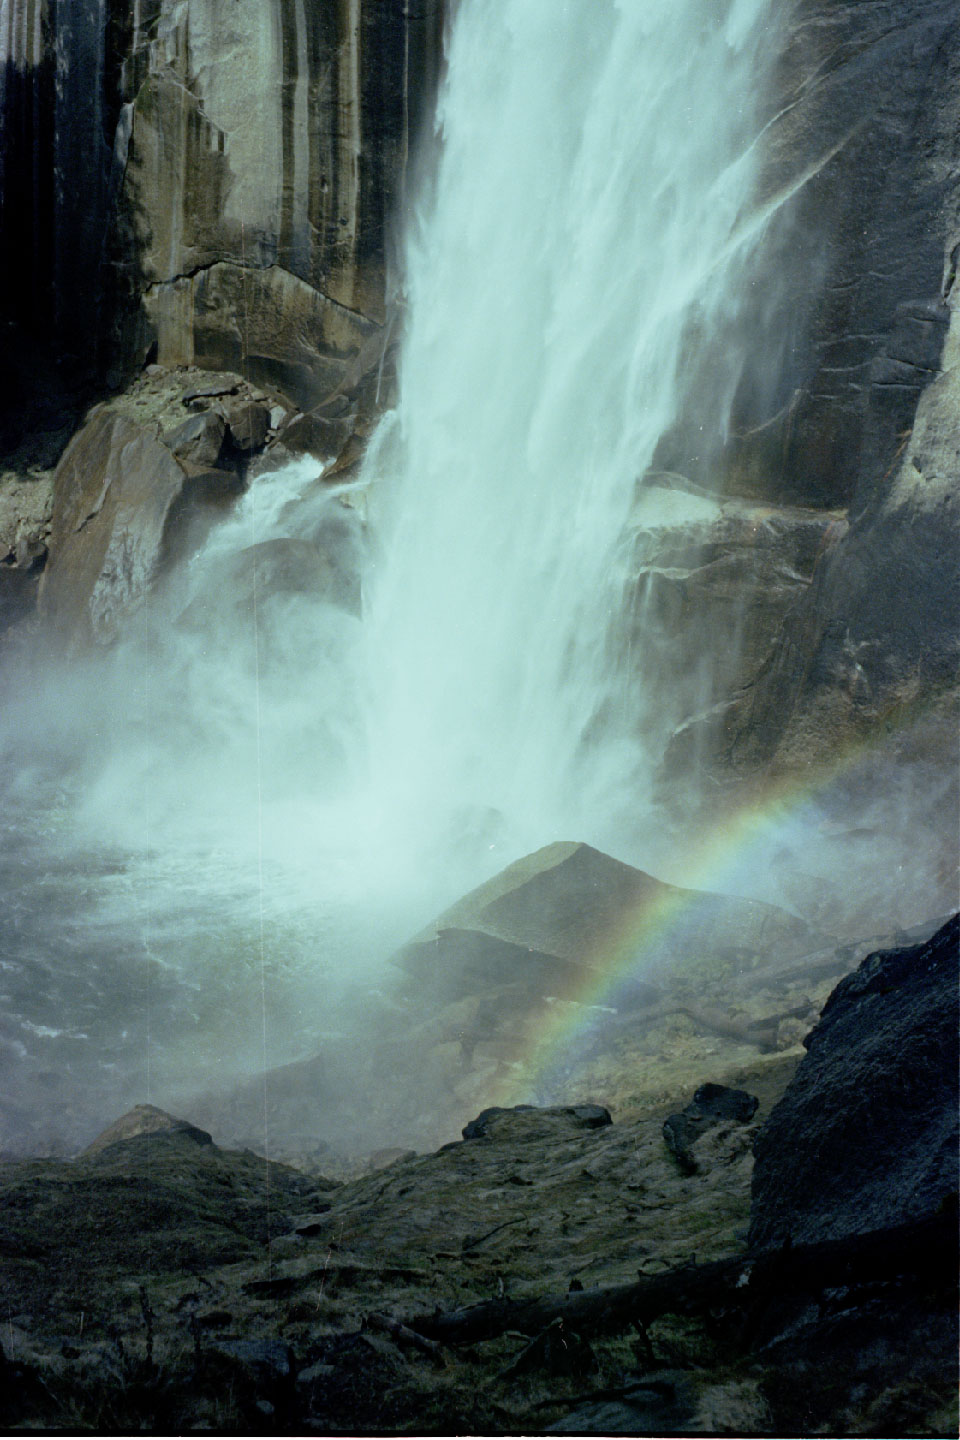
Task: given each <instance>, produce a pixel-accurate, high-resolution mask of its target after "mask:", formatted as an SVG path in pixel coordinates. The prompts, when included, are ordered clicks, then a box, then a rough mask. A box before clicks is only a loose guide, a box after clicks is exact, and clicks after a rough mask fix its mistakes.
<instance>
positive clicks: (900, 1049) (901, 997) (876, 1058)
mask: <svg viewBox="0 0 960 1440" xmlns="http://www.w3.org/2000/svg"><path fill="white" fill-rule="evenodd" d="M958 943H960V917H956V916H955V917H954V918H953V919H952V920H950V921H948V922H947V924H945V925H944V926H942V928H941V929H940V930H938V931H937V933H936V934H935V935H934V936H933V937H932V939H930V940H928V941H926V942H925V943H923V944H920V945H915V946H910V947H908V948H904V949H899V950H891V951H886V952H880V953H876V954H873V955H869V956H868V957H867V958H866V960H864V961H863V963H862V964H861V966H860V967H859V969H858V970H856V971H855V972H854V973H853V974H852V975H850V976H848V977H847V978H846V979H845V980H843V981H841V983H840V984H839V985H838V986H837V988H836V990H834V992H833V994H832V995H831V997H830V999H829V1000H828V1002H827V1004H826V1006H825V1007H824V1010H823V1015H822V1018H821V1020H820V1023H819V1025H817V1027H816V1028H815V1029H814V1030H813V1031H812V1032H811V1034H810V1035H809V1036H808V1038H807V1040H806V1042H805V1043H806V1046H807V1052H808V1053H807V1055H806V1056H805V1057H804V1059H803V1060H802V1061H801V1063H800V1065H799V1067H798V1069H797V1072H796V1075H795V1076H794V1079H793V1080H792V1082H791V1084H790V1085H789V1087H788V1088H787V1091H786V1093H785V1094H784V1096H783V1098H782V1100H781V1101H780V1102H779V1104H778V1105H777V1106H776V1107H775V1109H774V1110H773V1112H772V1114H771V1115H770V1118H769V1119H768V1120H767V1122H766V1124H765V1125H764V1126H763V1129H762V1130H761V1132H760V1134H759V1136H758V1137H757V1142H756V1146H755V1155H756V1169H755V1172H754V1179H753V1196H752V1203H751V1225H750V1237H749V1243H750V1246H751V1248H753V1249H766V1248H771V1247H775V1246H781V1245H784V1244H786V1243H788V1242H791V1243H793V1244H807V1243H812V1242H815V1241H819V1240H832V1239H841V1238H843V1237H846V1236H851V1235H856V1234H859V1233H863V1232H866V1231H869V1230H876V1229H882V1228H885V1227H888V1226H894V1225H900V1224H903V1223H905V1222H907V1221H911V1220H920V1219H923V1218H924V1217H925V1216H928V1215H931V1214H934V1213H936V1212H937V1211H938V1210H939V1208H940V1207H941V1205H943V1204H944V1203H945V1202H946V1201H947V1200H948V1198H949V1197H950V1196H951V1195H954V1194H955V1193H956V1191H957V1187H958V1140H960V1137H958V1123H957V1067H958V1041H957V984H958Z"/></svg>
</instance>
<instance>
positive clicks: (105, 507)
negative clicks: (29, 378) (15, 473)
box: [39, 367, 269, 647]
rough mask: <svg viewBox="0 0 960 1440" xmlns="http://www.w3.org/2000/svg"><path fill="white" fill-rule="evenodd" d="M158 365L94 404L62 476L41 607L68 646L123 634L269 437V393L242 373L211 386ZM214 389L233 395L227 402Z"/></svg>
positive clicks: (56, 482)
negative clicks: (197, 525)
mask: <svg viewBox="0 0 960 1440" xmlns="http://www.w3.org/2000/svg"><path fill="white" fill-rule="evenodd" d="M154 370H155V371H156V373H155V374H152V375H150V374H148V375H145V376H144V377H142V379H141V380H140V381H138V382H137V383H136V384H135V385H134V386H132V387H131V388H130V390H129V391H127V392H126V393H125V394H123V395H120V396H118V397H116V398H115V399H113V400H110V401H108V402H106V403H105V404H102V405H99V406H97V407H95V409H94V410H92V411H91V412H90V414H89V416H88V418H87V421H86V423H85V424H84V425H83V426H82V427H81V428H80V430H78V432H77V433H76V435H75V436H74V437H73V439H72V440H71V442H70V444H69V445H68V446H67V448H66V450H65V451H64V454H63V456H62V458H61V460H60V463H59V464H58V466H57V468H56V471H55V473H54V476H53V502H52V511H53V514H52V520H51V522H50V529H49V539H48V542H47V543H48V544H49V554H50V559H49V563H48V564H47V566H46V569H45V570H44V573H43V576H42V581H41V586H40V596H39V611H40V615H41V617H42V619H43V621H44V625H45V628H46V629H47V631H48V632H49V633H50V634H51V635H55V636H57V637H58V638H59V640H60V641H61V642H63V643H64V644H66V645H67V646H68V647H70V646H74V645H83V644H84V643H86V642H87V641H89V640H91V639H92V640H94V641H96V642H98V643H109V642H110V641H112V640H114V639H115V638H116V637H117V635H118V633H119V630H120V627H121V626H122V624H123V621H124V618H125V617H126V616H129V615H130V614H132V613H133V612H134V611H135V610H136V609H137V607H138V606H139V605H140V604H141V603H142V601H143V600H144V598H145V596H146V595H147V594H148V592H149V591H150V589H151V587H152V586H153V584H154V583H155V581H156V580H157V579H158V577H159V575H160V574H161V573H162V571H163V570H164V568H165V566H166V565H167V563H168V561H171V560H172V559H173V558H175V555H176V549H177V545H178V543H179V542H180V541H181V540H182V538H183V537H184V535H185V534H186V533H187V530H188V528H189V524H190V521H191V519H192V518H193V517H194V516H196V515H197V513H198V511H200V510H205V511H206V512H208V514H209V515H213V514H215V513H216V508H217V507H219V506H222V505H223V504H224V503H225V502H227V501H228V500H229V499H230V498H231V497H232V496H235V495H236V494H237V493H238V491H239V490H240V488H241V486H242V483H243V474H244V466H245V464H246V456H247V454H248V453H249V452H248V451H247V450H245V448H244V447H245V446H247V445H249V444H250V442H251V440H253V441H254V442H256V443H259V444H260V445H261V446H262V442H263V440H265V439H266V434H267V432H266V428H265V427H266V423H267V421H268V420H269V412H268V411H267V409H266V406H265V405H264V404H263V403H262V399H263V396H262V392H260V391H257V390H255V389H253V388H252V387H250V386H249V385H248V384H247V383H246V382H245V381H243V380H241V378H240V377H239V376H237V375H234V376H228V377H225V378H224V379H222V380H221V381H220V384H219V386H217V385H214V386H209V385H207V386H206V387H205V386H204V385H203V384H202V383H201V384H199V385H198V382H200V381H202V380H203V379H204V377H203V375H202V373H201V372H197V371H176V372H175V371H166V370H163V369H162V368H161V367H154ZM208 378H209V377H208ZM205 389H207V390H211V389H212V390H214V391H216V390H221V391H222V390H224V389H228V390H229V391H231V392H232V393H231V395H230V396H228V397H227V399H226V400H224V399H223V398H222V396H221V395H219V394H203V393H201V392H203V391H204V390H205ZM196 406H201V407H206V408H200V409H193V407H196ZM216 407H220V408H219V410H218V409H217V408H216ZM188 410H189V411H192V413H188ZM220 411H222V413H220ZM250 416H252V417H253V420H254V422H255V424H256V428H255V433H254V430H253V427H252V426H251V425H250V424H248V423H247V422H248V419H249V417H250ZM234 423H236V424H237V426H238V427H241V429H240V436H239V440H238V439H237V438H236V437H234V433H233V425H234ZM244 426H245V427H246V428H242V427H244ZM241 442H242V443H241Z"/></svg>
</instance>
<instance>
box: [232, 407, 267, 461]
mask: <svg viewBox="0 0 960 1440" xmlns="http://www.w3.org/2000/svg"><path fill="white" fill-rule="evenodd" d="M220 414H221V415H222V417H223V419H224V421H225V422H226V426H227V435H228V439H229V442H230V444H231V445H232V446H233V448H234V449H235V450H239V451H241V452H242V453H243V454H247V453H249V452H250V451H251V450H262V449H263V446H264V445H265V444H266V441H267V432H268V431H269V429H270V410H269V407H268V406H266V405H260V404H258V403H257V401H255V400H233V401H228V402H226V403H225V404H223V405H221V406H220Z"/></svg>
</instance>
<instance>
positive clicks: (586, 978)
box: [492, 707, 926, 1105]
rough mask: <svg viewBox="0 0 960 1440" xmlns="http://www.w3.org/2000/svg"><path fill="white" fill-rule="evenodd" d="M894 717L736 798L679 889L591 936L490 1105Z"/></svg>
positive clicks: (524, 1087)
mask: <svg viewBox="0 0 960 1440" xmlns="http://www.w3.org/2000/svg"><path fill="white" fill-rule="evenodd" d="M924 708H926V707H924ZM911 718H913V717H911ZM897 719H898V720H899V721H900V724H896V725H895V724H893V723H891V720H890V718H889V717H884V719H883V720H882V721H881V722H880V725H878V726H876V727H875V728H874V729H873V730H872V731H871V733H870V734H869V735H867V736H865V737H864V736H858V737H857V738H856V740H855V741H853V742H852V743H850V744H848V745H847V747H846V748H845V749H844V750H843V752H842V753H840V754H837V755H835V756H834V757H833V758H832V759H831V760H830V761H829V762H827V763H820V764H818V765H815V766H814V765H812V764H811V765H810V766H809V767H808V769H807V771H806V772H805V773H804V774H802V775H797V774H796V773H795V772H793V773H789V774H782V775H780V776H777V777H775V778H774V779H772V780H771V779H769V778H768V779H767V782H766V783H765V785H764V786H763V787H762V789H758V790H754V791H753V792H752V793H751V794H750V795H749V796H748V797H747V798H745V799H741V800H740V802H739V803H738V804H737V805H736V806H735V807H734V808H733V809H732V810H731V811H730V812H729V813H728V814H727V815H725V816H724V819H723V821H722V822H721V823H718V824H715V825H714V826H712V827H711V828H710V829H709V830H708V831H707V832H706V833H705V835H704V837H703V839H702V840H701V841H700V843H699V844H698V845H695V846H693V847H692V848H691V850H690V851H689V853H688V855H687V857H686V863H685V866H684V876H683V885H682V888H681V887H680V886H674V885H670V886H665V887H663V888H662V889H658V891H657V892H656V894H655V895H654V896H653V897H652V898H651V899H650V900H649V901H648V902H647V903H644V904H642V905H640V906H633V907H631V908H630V909H629V910H628V912H627V913H625V914H621V915H619V916H618V917H617V919H616V921H615V922H614V923H613V924H612V925H610V926H609V927H608V928H607V929H606V930H605V931H604V932H601V933H599V934H597V935H596V937H595V939H594V940H593V942H592V944H591V946H590V950H589V952H588V953H587V954H585V955H584V957H583V959H584V960H585V962H586V964H585V967H584V970H583V971H582V972H581V974H582V978H581V979H580V980H579V981H578V983H576V984H575V985H574V986H573V987H571V988H570V989H568V990H567V991H566V993H564V995H563V996H561V997H558V999H559V1000H560V1001H562V1002H564V1003H556V1002H555V1003H553V1004H552V1005H547V1006H545V1007H543V1009H542V1010H541V1011H539V1012H537V1014H536V1015H535V1016H534V1017H531V1025H530V1027H529V1029H528V1032H527V1039H526V1045H525V1049H524V1053H523V1054H522V1055H521V1057H520V1059H519V1060H518V1061H517V1062H516V1063H515V1065H514V1066H513V1067H512V1071H511V1073H509V1074H504V1075H502V1076H501V1077H499V1079H498V1080H497V1081H495V1083H494V1086H493V1088H494V1091H495V1092H496V1095H497V1098H496V1099H495V1100H494V1101H493V1102H492V1103H496V1104H500V1105H510V1104H516V1103H518V1102H519V1101H520V1100H523V1099H527V1098H529V1095H530V1093H531V1089H532V1088H533V1087H535V1086H536V1085H537V1082H538V1081H540V1080H542V1078H543V1077H544V1076H545V1075H546V1074H547V1073H548V1072H549V1071H550V1070H551V1069H552V1068H554V1066H555V1065H556V1063H557V1061H558V1060H559V1058H560V1057H561V1056H562V1055H563V1054H564V1053H565V1052H568V1051H570V1050H571V1049H572V1048H573V1047H575V1045H576V1043H577V1041H578V1039H579V1038H581V1037H582V1036H583V1035H584V1034H586V1033H587V1032H588V1031H589V1030H590V1029H591V1028H592V1027H594V1026H595V1025H596V1023H597V1009H596V1007H598V1006H607V1007H610V1008H615V1000H616V995H617V991H618V990H619V989H620V988H621V987H622V986H623V985H624V984H625V983H627V982H628V981H629V980H630V979H631V977H636V976H638V975H639V974H640V973H641V972H642V969H643V966H644V963H645V961H646V959H647V957H648V956H649V954H650V952H651V950H652V949H653V948H654V947H657V946H660V945H662V944H663V942H665V941H668V940H669V938H670V935H671V932H673V931H675V930H677V929H678V927H679V926H680V924H681V922H682V921H683V919H684V918H685V917H686V915H687V914H688V913H689V912H690V910H691V908H692V907H693V905H694V904H698V903H702V899H703V895H704V893H711V892H712V893H715V894H727V895H729V894H735V893H738V891H737V889H736V887H735V886H733V887H732V888H731V879H732V876H733V875H734V873H735V872H737V873H740V874H742V873H743V872H744V871H745V870H749V869H750V868H751V866H750V858H751V855H756V857H757V860H756V866H755V869H756V870H760V869H762V868H763V866H764V863H765V861H766V859H767V857H768V856H769V854H770V853H771V849H772V848H773V846H774V845H778V844H781V843H782V842H783V837H784V832H785V831H786V830H787V829H788V828H789V827H790V826H791V825H794V826H795V825H796V824H797V822H798V821H802V819H803V811H804V809H805V808H806V807H808V806H811V807H812V806H813V805H814V803H815V802H816V800H817V799H818V797H822V796H823V794H824V792H826V791H827V790H828V789H829V788H830V786H831V785H833V784H835V783H836V782H837V781H838V780H839V779H840V778H842V777H844V776H845V775H847V774H849V772H850V771H851V770H852V769H853V768H854V767H855V765H856V764H857V763H858V762H859V761H861V760H862V759H864V758H866V757H869V756H872V755H874V754H875V753H876V751H877V749H878V730H880V729H881V727H882V730H883V731H884V732H886V733H887V734H889V733H890V731H891V730H893V729H896V730H900V729H901V728H902V722H903V712H902V711H901V712H900V714H899V715H898V716H897ZM571 1002H573V1003H571Z"/></svg>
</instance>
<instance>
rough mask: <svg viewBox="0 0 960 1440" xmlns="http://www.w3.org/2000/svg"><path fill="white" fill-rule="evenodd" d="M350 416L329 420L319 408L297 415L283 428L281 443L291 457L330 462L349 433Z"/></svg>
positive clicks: (343, 444) (348, 436) (351, 422)
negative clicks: (300, 456)
mask: <svg viewBox="0 0 960 1440" xmlns="http://www.w3.org/2000/svg"><path fill="white" fill-rule="evenodd" d="M354 418H355V417H354V416H353V415H351V414H349V413H348V414H345V415H343V416H339V417H330V416H328V415H326V414H324V413H323V408H322V407H321V408H318V409H315V410H311V411H310V412H309V413H308V414H306V415H297V416H296V417H295V418H294V419H293V420H291V421H290V423H289V424H288V425H285V426H284V427H283V430H282V432H281V440H282V443H283V445H284V446H285V448H286V449H287V450H289V451H290V452H291V454H294V455H313V456H314V457H315V458H316V459H318V460H332V459H333V458H334V457H335V456H337V455H339V454H340V452H341V451H342V450H343V447H344V446H345V445H346V443H347V441H348V440H349V439H350V436H351V435H352V434H353V425H354Z"/></svg>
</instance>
